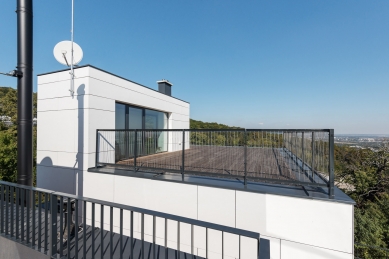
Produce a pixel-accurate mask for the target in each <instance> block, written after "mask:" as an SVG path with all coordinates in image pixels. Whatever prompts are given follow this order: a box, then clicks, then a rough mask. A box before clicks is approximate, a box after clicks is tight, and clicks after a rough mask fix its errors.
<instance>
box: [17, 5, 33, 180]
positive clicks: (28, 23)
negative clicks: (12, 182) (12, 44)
mask: <svg viewBox="0 0 389 259" xmlns="http://www.w3.org/2000/svg"><path fill="white" fill-rule="evenodd" d="M16 13H17V20H18V22H17V27H18V32H17V34H18V36H17V37H18V44H17V45H18V64H17V67H16V68H17V70H18V71H19V72H22V73H23V74H22V76H19V77H18V183H19V184H23V185H28V186H32V149H33V145H32V51H33V49H32V34H33V33H32V20H33V19H32V0H17V10H16Z"/></svg>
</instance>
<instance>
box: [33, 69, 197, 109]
mask: <svg viewBox="0 0 389 259" xmlns="http://www.w3.org/2000/svg"><path fill="white" fill-rule="evenodd" d="M85 67H91V68H94V69H96V70H99V71H101V72H104V73H107V74H110V75H112V76H116V77H118V78H120V79H123V80H126V81H128V82H131V83H133V84H137V85H139V86H142V87H145V88H147V89H150V90H152V91H155V92H157V93H160V94H163V93H161V92H159V91H158V90H155V89H153V88H151V87H148V86H145V85H142V84H139V83H137V82H135V81H132V80H130V79H127V78H124V77H121V76H118V75H116V74H114V73H111V72H108V71H106V70H104V69H101V68H98V67H95V66H93V65H90V64H86V65H82V66H76V67H74V68H73V69H79V68H85ZM68 70H70V68H66V69H61V70H56V71H52V72H47V73H41V74H38V75H37V76H44V75H50V74H55V73H59V72H64V71H68ZM163 95H164V96H167V95H165V94H163ZM168 97H171V98H174V99H176V100H179V101H181V102H184V103H188V104H190V102H187V101H184V100H182V99H179V98H177V97H174V96H168Z"/></svg>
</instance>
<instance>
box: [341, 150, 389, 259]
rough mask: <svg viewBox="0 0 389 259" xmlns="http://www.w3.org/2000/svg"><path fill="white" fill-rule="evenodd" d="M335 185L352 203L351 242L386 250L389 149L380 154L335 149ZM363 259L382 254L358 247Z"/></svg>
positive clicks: (388, 217)
mask: <svg viewBox="0 0 389 259" xmlns="http://www.w3.org/2000/svg"><path fill="white" fill-rule="evenodd" d="M335 172H336V182H337V184H338V186H339V187H340V188H343V190H344V191H345V192H346V193H347V194H348V195H349V196H350V197H351V198H353V199H354V200H355V202H356V206H355V213H354V225H355V228H354V240H355V243H358V244H364V245H369V246H377V247H383V248H387V247H389V147H387V146H384V147H382V148H380V149H379V150H370V149H357V148H351V147H347V146H335ZM356 250H357V252H358V256H359V257H362V258H380V257H381V256H383V255H384V254H385V252H384V251H383V250H379V249H372V248H366V247H357V249H356Z"/></svg>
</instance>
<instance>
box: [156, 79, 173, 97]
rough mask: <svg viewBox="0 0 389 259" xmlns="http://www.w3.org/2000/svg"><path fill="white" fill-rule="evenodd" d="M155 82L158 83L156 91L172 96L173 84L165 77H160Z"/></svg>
mask: <svg viewBox="0 0 389 259" xmlns="http://www.w3.org/2000/svg"><path fill="white" fill-rule="evenodd" d="M157 83H158V91H159V92H160V93H163V94H166V95H169V96H172V85H173V84H172V83H170V82H169V81H168V80H166V79H162V80H160V81H157Z"/></svg>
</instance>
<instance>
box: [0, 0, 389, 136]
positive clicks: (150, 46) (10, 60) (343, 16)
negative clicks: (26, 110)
mask: <svg viewBox="0 0 389 259" xmlns="http://www.w3.org/2000/svg"><path fill="white" fill-rule="evenodd" d="M15 9H16V1H15V0H2V1H1V2H0V71H1V72H7V71H10V70H12V69H14V67H15V66H16V13H15ZM388 14H389V1H387V0H375V1H355V0H342V1H338V0H304V1H302V0H300V1H299V0H296V1H290V0H285V1H259V0H257V1H236V0H235V1H229V0H222V1H219V0H218V1H214V0H207V1H205V0H199V1H194V0H168V1H161V0H159V1H156V0H144V1H129V0H114V1H102V0H93V1H92V0H75V42H77V43H78V44H79V45H80V46H81V47H82V48H83V51H84V59H83V61H82V62H81V64H92V65H94V66H97V67H99V68H102V69H104V70H107V71H109V72H112V73H115V74H117V75H120V76H122V77H125V78H128V79H131V80H133V81H136V82H139V83H141V84H144V85H147V86H149V87H153V88H157V84H156V81H157V80H159V79H162V78H165V79H168V80H169V81H171V82H172V83H173V84H174V86H173V95H174V96H175V97H178V98H180V99H183V100H187V101H189V102H190V103H191V118H193V119H197V120H203V121H208V122H213V121H214V122H219V123H224V124H228V125H234V126H241V127H247V128H334V129H335V132H336V133H350V134H351V133H354V134H356V133H358V134H363V133H365V134H368V133H370V134H388V133H389V15H388ZM70 15H71V1H70V0H34V73H35V74H39V73H44V72H49V71H53V70H58V69H62V68H63V66H62V65H60V64H59V63H57V61H56V60H55V59H54V57H53V54H52V51H53V48H54V46H55V44H56V43H57V42H59V41H62V40H69V39H70ZM0 85H2V86H12V87H16V80H15V79H14V78H8V77H5V76H1V77H0ZM34 90H35V91H36V79H35V81H34ZM38 94H39V93H38Z"/></svg>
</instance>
